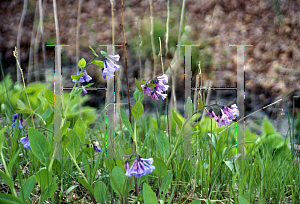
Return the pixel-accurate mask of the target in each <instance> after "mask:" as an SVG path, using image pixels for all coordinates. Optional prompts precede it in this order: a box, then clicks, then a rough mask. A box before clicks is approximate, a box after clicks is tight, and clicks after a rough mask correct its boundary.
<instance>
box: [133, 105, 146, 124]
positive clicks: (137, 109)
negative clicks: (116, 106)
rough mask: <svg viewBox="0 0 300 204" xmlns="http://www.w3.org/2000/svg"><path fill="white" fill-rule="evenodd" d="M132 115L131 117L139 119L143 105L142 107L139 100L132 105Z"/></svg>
mask: <svg viewBox="0 0 300 204" xmlns="http://www.w3.org/2000/svg"><path fill="white" fill-rule="evenodd" d="M131 112H132V115H133V117H134V118H135V119H136V120H137V119H139V118H140V117H141V116H142V114H143V112H144V107H143V104H142V103H141V102H139V101H137V102H136V103H135V104H134V106H133V107H132V111H131Z"/></svg>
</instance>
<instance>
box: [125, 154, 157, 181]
mask: <svg viewBox="0 0 300 204" xmlns="http://www.w3.org/2000/svg"><path fill="white" fill-rule="evenodd" d="M152 163H153V158H149V159H143V158H142V157H138V158H136V159H135V160H134V162H133V164H132V166H131V168H130V169H129V162H128V160H126V162H125V165H124V167H125V169H126V173H125V176H128V177H131V176H135V177H141V176H145V175H146V174H149V173H151V172H152V171H153V170H154V169H155V166H153V165H151V164H152Z"/></svg>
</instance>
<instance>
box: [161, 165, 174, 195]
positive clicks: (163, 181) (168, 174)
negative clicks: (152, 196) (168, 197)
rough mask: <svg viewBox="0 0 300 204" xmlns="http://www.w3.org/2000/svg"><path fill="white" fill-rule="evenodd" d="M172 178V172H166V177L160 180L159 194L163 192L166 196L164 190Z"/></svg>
mask: <svg viewBox="0 0 300 204" xmlns="http://www.w3.org/2000/svg"><path fill="white" fill-rule="evenodd" d="M172 176H173V175H172V171H170V170H168V173H167V175H166V176H165V177H164V178H163V179H162V182H161V185H160V188H159V192H160V193H161V192H164V194H166V192H167V191H166V190H167V188H168V187H169V185H170V184H171V182H172ZM163 198H164V197H163Z"/></svg>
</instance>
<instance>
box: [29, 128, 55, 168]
mask: <svg viewBox="0 0 300 204" xmlns="http://www.w3.org/2000/svg"><path fill="white" fill-rule="evenodd" d="M28 138H29V143H30V147H31V150H32V152H33V153H34V155H35V156H36V157H37V158H39V160H40V161H41V162H42V164H44V165H46V157H50V151H51V150H50V144H49V142H48V140H47V139H46V138H45V137H44V135H43V134H42V133H40V132H39V131H38V130H36V129H33V128H32V127H30V128H29V130H28Z"/></svg>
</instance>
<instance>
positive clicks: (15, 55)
mask: <svg viewBox="0 0 300 204" xmlns="http://www.w3.org/2000/svg"><path fill="white" fill-rule="evenodd" d="M13 54H14V57H15V58H16V61H17V64H18V67H19V69H20V73H21V76H22V80H23V85H24V91H25V95H26V97H27V101H28V104H29V108H30V114H31V120H32V125H33V127H34V128H35V125H34V120H33V114H32V109H31V105H30V101H29V97H28V95H27V91H26V86H25V80H24V76H23V70H22V68H21V66H20V63H19V60H18V51H17V47H15V51H13Z"/></svg>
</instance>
